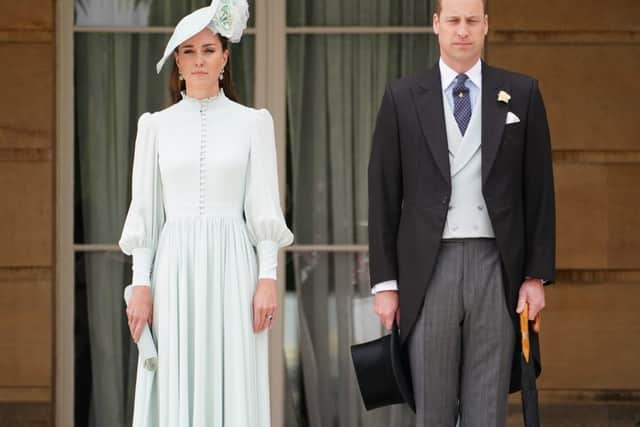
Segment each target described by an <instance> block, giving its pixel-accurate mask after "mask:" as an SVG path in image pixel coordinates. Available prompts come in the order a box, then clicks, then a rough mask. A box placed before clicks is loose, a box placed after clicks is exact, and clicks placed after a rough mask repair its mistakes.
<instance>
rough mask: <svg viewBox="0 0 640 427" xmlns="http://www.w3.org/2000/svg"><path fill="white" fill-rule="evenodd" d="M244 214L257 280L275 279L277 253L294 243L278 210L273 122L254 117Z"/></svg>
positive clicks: (263, 113) (265, 116) (262, 114)
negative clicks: (255, 264) (256, 270)
mask: <svg viewBox="0 0 640 427" xmlns="http://www.w3.org/2000/svg"><path fill="white" fill-rule="evenodd" d="M251 131H252V136H251V152H250V154H249V168H248V172H247V186H246V193H245V202H244V211H245V217H246V220H247V228H248V231H249V238H250V239H251V241H252V243H253V244H254V245H255V246H256V249H257V252H258V277H259V278H261V279H264V278H269V279H275V278H276V269H277V266H278V249H279V248H281V247H283V246H287V245H290V244H291V242H293V234H292V233H291V231H290V230H289V228H287V224H286V223H285V220H284V215H283V214H282V209H281V208H280V194H279V191H278V165H277V160H276V144H275V133H274V129H273V118H272V117H271V114H269V112H268V111H267V110H259V111H258V112H257V113H256V121H255V122H254V125H253V126H252V129H251Z"/></svg>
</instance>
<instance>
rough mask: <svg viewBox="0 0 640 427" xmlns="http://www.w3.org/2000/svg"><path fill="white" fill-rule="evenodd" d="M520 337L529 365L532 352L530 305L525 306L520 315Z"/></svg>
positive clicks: (523, 353) (525, 358)
mask: <svg viewBox="0 0 640 427" xmlns="http://www.w3.org/2000/svg"><path fill="white" fill-rule="evenodd" d="M520 337H521V338H520V339H521V344H522V355H523V356H524V360H525V361H526V362H527V363H529V353H530V351H531V346H530V343H529V304H525V305H524V310H522V313H520Z"/></svg>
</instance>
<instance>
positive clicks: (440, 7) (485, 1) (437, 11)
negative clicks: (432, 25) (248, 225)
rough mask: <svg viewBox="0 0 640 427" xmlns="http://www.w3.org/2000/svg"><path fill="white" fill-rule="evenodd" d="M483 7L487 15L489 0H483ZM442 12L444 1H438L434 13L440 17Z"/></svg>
mask: <svg viewBox="0 0 640 427" xmlns="http://www.w3.org/2000/svg"><path fill="white" fill-rule="evenodd" d="M482 7H483V8H484V14H485V15H486V14H487V0H482ZM441 10H442V0H436V4H435V5H434V6H433V13H435V14H436V15H440V11H441Z"/></svg>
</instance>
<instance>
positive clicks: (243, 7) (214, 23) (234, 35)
mask: <svg viewBox="0 0 640 427" xmlns="http://www.w3.org/2000/svg"><path fill="white" fill-rule="evenodd" d="M248 19H249V5H248V4H247V0H213V1H212V2H211V4H210V5H209V6H207V7H203V8H201V9H198V10H195V11H194V12H192V13H190V14H189V15H187V16H185V17H184V18H182V19H181V20H180V22H178V25H176V28H175V30H173V34H172V35H171V38H170V39H169V42H168V43H167V47H166V48H165V50H164V55H163V56H162V58H161V59H160V61H158V63H157V64H156V72H157V73H158V74H159V73H160V70H161V69H162V66H163V65H164V63H165V62H166V60H167V59H168V58H169V57H170V56H171V55H172V54H173V52H174V51H175V50H176V48H177V47H178V46H180V44H182V43H184V42H185V41H186V40H189V39H190V38H191V37H193V36H195V35H196V34H198V33H199V32H200V31H202V30H204V29H205V28H209V29H210V30H211V31H212V32H213V33H214V34H220V35H221V36H223V37H226V38H227V39H229V41H230V42H232V43H238V42H239V41H240V39H241V38H242V32H243V31H244V30H245V29H246V28H247V20H248Z"/></svg>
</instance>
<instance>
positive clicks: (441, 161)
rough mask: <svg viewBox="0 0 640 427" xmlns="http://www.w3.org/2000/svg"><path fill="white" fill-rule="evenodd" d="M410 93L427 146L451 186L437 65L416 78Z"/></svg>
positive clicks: (440, 85)
mask: <svg viewBox="0 0 640 427" xmlns="http://www.w3.org/2000/svg"><path fill="white" fill-rule="evenodd" d="M412 92H413V99H414V102H415V105H416V110H417V113H418V118H419V120H420V125H421V127H422V133H423V134H424V137H425V140H426V143H427V146H428V147H429V150H431V153H432V154H433V158H434V159H435V162H436V164H437V165H438V168H439V169H440V172H441V173H442V176H443V178H444V179H445V181H446V182H447V183H448V184H449V185H451V171H450V166H449V153H448V151H449V147H448V144H447V133H446V131H445V122H444V110H443V104H442V84H441V83H440V69H439V67H438V65H436V66H435V67H433V68H432V69H431V70H429V71H428V72H427V73H426V74H424V75H422V76H420V77H419V78H418V84H417V85H416V86H415V87H414V88H413V89H412Z"/></svg>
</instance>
